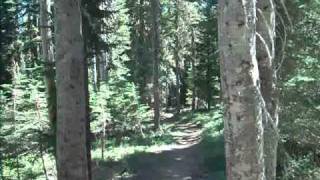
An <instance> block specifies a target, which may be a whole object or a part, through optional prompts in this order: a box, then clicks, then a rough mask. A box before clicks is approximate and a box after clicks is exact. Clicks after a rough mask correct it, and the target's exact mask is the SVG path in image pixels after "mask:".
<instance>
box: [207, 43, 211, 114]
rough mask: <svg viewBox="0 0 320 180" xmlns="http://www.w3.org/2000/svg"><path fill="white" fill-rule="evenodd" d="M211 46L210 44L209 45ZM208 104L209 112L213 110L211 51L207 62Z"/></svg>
mask: <svg viewBox="0 0 320 180" xmlns="http://www.w3.org/2000/svg"><path fill="white" fill-rule="evenodd" d="M209 44H210V43H209ZM207 61H208V62H207V74H206V75H207V77H206V78H207V104H208V110H209V111H210V110H211V98H212V97H211V96H212V87H211V76H212V67H211V64H212V63H211V61H212V59H210V49H208V60H207Z"/></svg>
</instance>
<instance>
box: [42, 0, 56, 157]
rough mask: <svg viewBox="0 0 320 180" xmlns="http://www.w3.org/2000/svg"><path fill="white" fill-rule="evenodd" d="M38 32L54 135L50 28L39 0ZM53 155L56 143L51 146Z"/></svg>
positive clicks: (45, 8) (46, 5)
mask: <svg viewBox="0 0 320 180" xmlns="http://www.w3.org/2000/svg"><path fill="white" fill-rule="evenodd" d="M40 32H41V48H42V58H43V61H44V64H45V73H44V81H45V85H46V95H47V105H48V117H49V121H50V123H51V128H52V131H53V135H54V136H55V135H56V124H57V104H56V83H55V72H54V60H53V50H52V47H51V37H50V34H51V33H50V27H49V3H48V1H47V0H40ZM53 147H54V153H55V151H56V150H55V149H56V143H55V142H54V144H53Z"/></svg>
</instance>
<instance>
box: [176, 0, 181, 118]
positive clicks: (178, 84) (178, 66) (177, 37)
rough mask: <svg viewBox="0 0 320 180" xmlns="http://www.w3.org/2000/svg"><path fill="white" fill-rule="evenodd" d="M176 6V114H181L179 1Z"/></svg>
mask: <svg viewBox="0 0 320 180" xmlns="http://www.w3.org/2000/svg"><path fill="white" fill-rule="evenodd" d="M175 6H176V14H175V26H176V32H175V48H174V61H175V66H176V111H177V112H176V113H177V114H180V110H181V101H180V98H181V97H180V76H181V72H180V56H179V48H180V43H179V41H180V40H179V34H178V32H179V0H176V1H175Z"/></svg>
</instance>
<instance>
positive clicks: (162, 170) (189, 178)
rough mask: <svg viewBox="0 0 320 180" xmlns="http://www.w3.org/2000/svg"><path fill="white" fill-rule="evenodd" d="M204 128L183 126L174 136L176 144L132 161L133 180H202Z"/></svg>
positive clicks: (131, 159) (140, 155)
mask: <svg viewBox="0 0 320 180" xmlns="http://www.w3.org/2000/svg"><path fill="white" fill-rule="evenodd" d="M201 133H202V131H201V127H200V126H199V125H198V124H192V123H179V124H177V125H176V126H175V128H174V132H173V136H174V138H175V140H176V143H175V144H171V145H164V146H161V147H159V148H158V149H156V150H155V151H154V152H150V153H142V154H139V155H137V156H134V157H132V158H129V159H128V165H129V166H130V168H131V171H132V172H133V176H131V177H127V178H121V179H130V180H202V179H204V178H203V177H201V174H203V173H202V172H201V169H200V167H201V163H202V160H203V157H201V152H200V147H199V143H200V142H201Z"/></svg>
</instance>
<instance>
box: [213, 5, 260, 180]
mask: <svg viewBox="0 0 320 180" xmlns="http://www.w3.org/2000/svg"><path fill="white" fill-rule="evenodd" d="M255 5H256V1H255V0H243V1H227V0H220V1H219V6H220V7H219V48H220V53H221V83H222V91H223V98H224V105H225V130H224V131H225V132H224V133H225V151H226V168H227V169H226V172H227V179H228V180H235V179H243V180H244V179H245V180H264V179H265V176H264V158H263V126H262V105H261V104H262V103H261V102H260V101H261V100H260V99H261V97H260V96H261V95H260V89H259V71H258V63H257V60H256V52H255V47H256V36H255V35H256V31H255V26H256V22H255V17H256V7H255Z"/></svg>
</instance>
